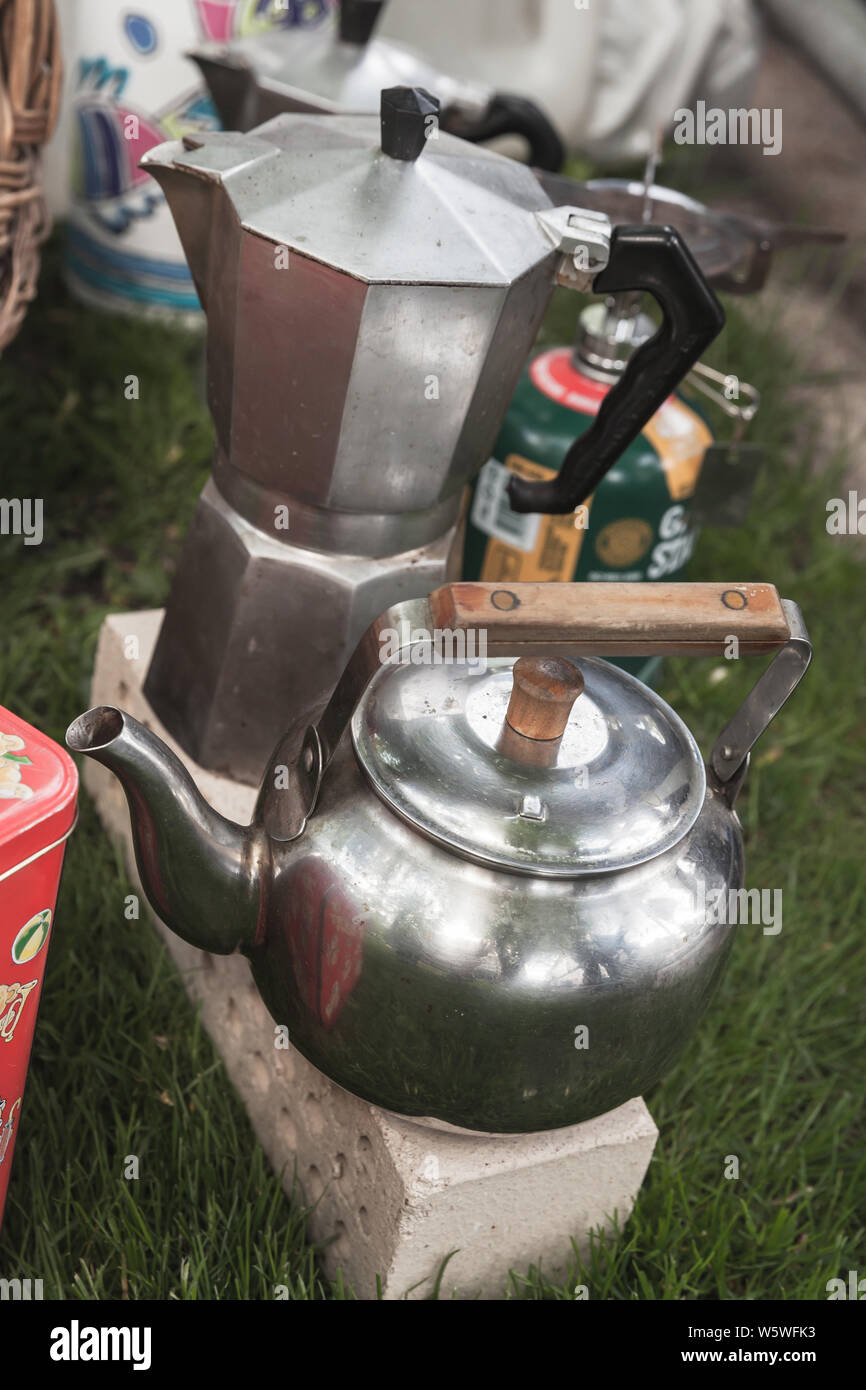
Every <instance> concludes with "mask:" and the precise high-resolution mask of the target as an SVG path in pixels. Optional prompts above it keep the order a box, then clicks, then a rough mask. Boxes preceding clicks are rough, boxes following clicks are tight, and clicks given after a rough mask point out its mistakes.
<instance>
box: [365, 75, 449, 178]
mask: <svg viewBox="0 0 866 1390" xmlns="http://www.w3.org/2000/svg"><path fill="white" fill-rule="evenodd" d="M379 112H380V122H381V128H382V152H383V153H384V154H387V155H390V156H391V158H392V159H405V160H415V159H417V158H418V156H419V154H420V153H421V151H422V150H423V148H424V146H425V144H426V143H427V137H428V135H429V133H430V129H431V118H432V119H433V122H434V123H438V121H439V99H438V97H434V96H431V95H430V93H429V92H425V90H424V88H423V87H386V88H385V89H384V91H383V92H382V100H381V106H380V108H379Z"/></svg>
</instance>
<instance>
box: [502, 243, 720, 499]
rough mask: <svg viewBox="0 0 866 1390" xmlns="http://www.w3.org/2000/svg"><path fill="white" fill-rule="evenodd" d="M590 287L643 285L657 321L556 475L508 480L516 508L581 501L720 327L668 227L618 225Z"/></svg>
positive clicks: (708, 293) (704, 286)
mask: <svg viewBox="0 0 866 1390" xmlns="http://www.w3.org/2000/svg"><path fill="white" fill-rule="evenodd" d="M592 288H593V291H594V292H595V293H597V294H604V295H608V294H619V293H621V292H622V291H625V290H645V291H646V292H647V293H648V294H651V295H652V296H653V298H654V299H655V300H656V301H657V302H658V304H659V306H660V308H661V311H662V315H663V319H662V324H661V327H660V328H659V330H658V332H657V333H655V334H654V335H653V337H652V338H650V340H649V342H646V343H644V344H643V345H642V346H641V347H640V348H638V350H637V352H636V353H635V354H634V356H633V357H632V358H631V359H630V361H629V362H628V365H627V366H626V369H625V371H624V372H623V374H622V376H621V377H620V379H619V381H618V382H617V384H616V385H615V386H614V387H613V389H612V390H611V391H609V392H608V394H607V395H606V396H605V398H604V400H603V401H602V403H601V406H600V407H599V411H598V414H597V415H596V417H595V419H594V420H593V422H592V425H591V426H590V428H589V429H588V430H587V431H586V433H585V434H582V435H581V436H580V438H579V439H576V440H575V441H574V443H573V444H572V446H571V448H570V449H569V450H568V453H567V454H566V455H565V458H564V459H563V461H562V467H561V468H560V470H559V472H558V473H557V475H556V477H555V478H551V479H550V480H549V481H546V482H535V483H533V482H529V481H528V480H527V479H525V478H518V477H512V478H511V480H510V481H509V484H508V496H509V500H510V502H511V506H512V509H513V510H514V511H515V512H547V513H551V514H555V515H562V514H563V513H565V512H571V511H573V510H574V508H575V507H577V506H579V505H580V503H581V502H583V501H585V500H586V498H587V497H589V495H590V494H591V493H592V492H594V491H595V489H596V488H597V487H598V484H599V483H600V482H601V480H602V478H603V477H604V475H605V474H606V473H607V471H608V469H610V468H612V467H613V465H614V464H615V463H616V461H617V459H618V458H620V457H621V456H622V454H623V453H624V452H625V450H626V449H627V448H628V446H629V444H630V443H631V442H632V440H633V439H635V438H636V437H637V435H638V434H639V433H640V431H641V430H642V429H643V427H644V425H645V424H646V423H647V421H649V420H650V419H652V417H653V415H654V414H655V413H656V411H657V410H658V409H659V407H660V406H661V405H663V404H664V402H665V401H666V400H667V398H668V396H669V395H670V394H671V392H672V391H673V390H674V389H675V388H676V387H677V386H678V385H679V383H680V382H681V381H682V379H683V377H684V376H685V375H686V373H687V372H688V371H690V369H691V368H692V367H693V366H694V364H695V362H697V360H698V358H699V357H700V355H701V353H702V352H703V351H704V349H705V348H706V347H707V346H708V345H709V344H710V343H711V342H712V341H713V339H714V338H715V337H716V336H717V334H718V333H720V332H721V329H722V328H723V326H724V322H725V312H724V310H723V308H722V306H721V304H720V303H719V301H718V299H717V298H716V296H715V295H714V293H713V291H712V290H711V289H710V286H709V284H708V283H707V281H706V280H705V278H704V276H703V274H702V272H701V270H700V269H699V267H698V264H697V262H696V261H695V259H694V257H693V256H692V254H691V252H690V251H689V249H688V247H687V246H686V244H685V242H684V241H683V240H682V238H681V237H680V236H679V234H678V233H677V232H675V231H674V229H673V227H644V226H641V227H615V228H614V231H613V234H612V236H611V243H610V259H609V260H608V263H607V265H606V266H605V268H604V270H602V271H600V272H599V274H598V275H596V277H595V279H594V280H593V282H592Z"/></svg>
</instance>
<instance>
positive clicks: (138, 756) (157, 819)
mask: <svg viewBox="0 0 866 1390" xmlns="http://www.w3.org/2000/svg"><path fill="white" fill-rule="evenodd" d="M66 744H67V747H68V748H69V749H70V750H71V751H72V752H73V753H85V754H86V755H87V756H88V757H89V758H95V759H96V761H97V762H99V763H102V764H103V765H104V766H105V767H107V768H109V769H110V770H111V771H112V772H113V773H114V775H115V776H116V777H117V779H118V781H119V782H120V785H121V786H122V787H123V790H124V792H125V793H126V799H127V801H128V803H129V814H130V818H131V821H132V833H133V839H134V843H135V858H136V863H137V864H138V871H139V874H140V876H141V882H142V886H143V888H144V891H145V893H146V895H147V898H148V901H149V902H150V904H151V907H152V908H153V910H154V911H155V912H156V913H157V915H158V916H159V917H160V918H161V919H162V921H163V922H165V924H166V926H167V927H169V928H170V930H171V931H173V932H176V934H177V935H178V936H181V937H183V939H184V941H188V942H189V943H190V944H191V945H192V946H197V947H198V948H199V949H200V950H203V951H214V952H216V953H217V954H219V955H228V954H229V953H230V952H231V951H234V950H235V949H237V948H238V947H240V948H241V949H248V948H249V947H251V946H252V944H253V942H254V940H255V936H256V929H257V926H258V922H259V915H260V909H261V905H262V902H263V897H264V890H263V885H264V882H265V862H266V857H267V849H266V846H265V843H264V840H263V837H262V835H261V832H257V831H256V829H255V828H254V827H253V826H249V827H246V828H244V827H242V826H240V825H234V824H233V823H232V822H231V821H229V820H226V819H225V817H224V816H221V815H219V814H218V812H216V811H215V810H214V809H213V807H212V806H209V805H208V803H207V802H206V801H205V800H204V798H203V797H202V795H201V793H200V792H199V790H198V788H197V787H196V785H195V783H194V782H193V780H192V778H191V777H190V775H189V773H188V772H187V770H186V768H185V767H184V766H183V764H182V763H181V762H180V759H179V758H177V757H175V755H174V753H172V752H171V751H170V750H169V749H168V748H166V746H165V744H164V743H162V741H161V740H160V739H158V738H156V737H155V736H154V735H153V734H152V733H150V732H149V731H148V730H147V729H145V728H144V726H143V725H142V724H139V722H138V720H136V719H133V718H131V716H130V715H128V714H124V713H123V711H122V710H119V709H114V708H113V707H112V706H110V705H101V706H98V707H97V708H96V709H91V710H88V711H87V712H86V714H82V715H80V716H79V717H78V719H76V720H75V721H74V722H73V723H72V724H70V726H69V728H68V729H67V731H66Z"/></svg>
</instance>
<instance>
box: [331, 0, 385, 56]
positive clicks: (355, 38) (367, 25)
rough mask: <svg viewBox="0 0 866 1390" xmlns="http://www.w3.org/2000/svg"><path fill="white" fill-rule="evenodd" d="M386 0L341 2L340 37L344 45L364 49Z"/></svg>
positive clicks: (341, 0)
mask: <svg viewBox="0 0 866 1390" xmlns="http://www.w3.org/2000/svg"><path fill="white" fill-rule="evenodd" d="M383 4H384V0H340V15H339V35H340V40H341V42H342V43H354V44H357V46H358V47H359V48H363V47H364V45H365V44H367V43H369V41H370V38H371V36H372V33H373V30H374V29H375V27H376V24H377V22H378V19H379V16H380V14H381V13H382V7H383Z"/></svg>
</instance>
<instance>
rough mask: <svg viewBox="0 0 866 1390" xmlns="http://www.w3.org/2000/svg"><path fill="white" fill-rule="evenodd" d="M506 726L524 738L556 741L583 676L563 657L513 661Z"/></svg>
mask: <svg viewBox="0 0 866 1390" xmlns="http://www.w3.org/2000/svg"><path fill="white" fill-rule="evenodd" d="M512 675H513V678H514V685H513V686H512V689H511V699H510V700H509V702H508V710H507V712H506V715H505V721H506V723H507V724H508V725H509V726H510V727H511V728H512V729H513V730H514V732H515V733H517V734H520V735H521V736H522V737H523V738H531V739H535V740H542V741H544V742H548V741H549V740H551V739H556V740H557V741H558V740H559V739H561V738H562V735H563V734H564V733H565V726H566V724H567V723H568V716H569V715H570V714H571V708H572V705H573V704H574V702H575V700H576V699H577V697H578V695H579V694H580V693H581V691H582V690H583V676H582V675H581V674H580V671H579V670H578V669H577V667H576V666H575V664H574V662H573V661H567V660H566V658H565V657H563V656H522V657H521V658H520V660H519V661H515V663H514V670H513V672H512Z"/></svg>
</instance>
